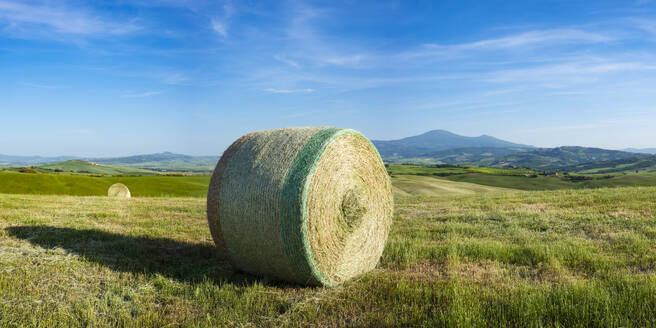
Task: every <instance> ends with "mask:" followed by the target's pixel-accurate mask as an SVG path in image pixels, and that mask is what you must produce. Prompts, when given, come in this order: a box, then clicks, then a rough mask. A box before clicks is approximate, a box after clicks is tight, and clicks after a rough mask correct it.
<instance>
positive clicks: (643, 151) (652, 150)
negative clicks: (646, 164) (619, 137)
mask: <svg viewBox="0 0 656 328" xmlns="http://www.w3.org/2000/svg"><path fill="white" fill-rule="evenodd" d="M622 150H623V151H627V152H629V153H639V154H652V155H656V148H626V149H622Z"/></svg>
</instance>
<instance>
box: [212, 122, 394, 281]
mask: <svg viewBox="0 0 656 328" xmlns="http://www.w3.org/2000/svg"><path fill="white" fill-rule="evenodd" d="M207 206H208V207H207V213H208V221H209V226H210V230H211V232H212V236H213V238H214V241H215V243H216V245H217V248H218V250H219V251H220V252H222V253H223V254H224V255H225V256H226V257H227V258H228V259H229V260H230V262H231V263H232V264H233V265H234V266H235V267H236V268H238V269H240V270H243V271H246V272H250V273H254V274H258V275H265V276H272V277H275V278H277V279H281V280H285V281H290V282H295V283H301V284H310V285H336V284H339V283H341V282H343V281H345V280H348V279H350V278H352V277H354V276H357V275H360V274H362V273H365V272H367V271H369V270H371V269H373V268H374V267H375V266H376V264H377V263H378V260H379V258H380V255H381V253H382V251H383V248H384V246H385V241H386V239H387V234H388V231H389V226H390V223H391V216H392V207H393V200H392V193H391V183H390V180H389V177H388V175H387V173H386V171H385V167H384V166H383V163H382V161H381V159H380V156H379V154H378V152H377V151H376V148H375V147H374V146H373V145H372V144H371V142H370V141H369V140H368V139H367V138H365V137H364V136H363V135H362V134H360V133H359V132H357V131H354V130H349V129H338V128H323V127H312V128H288V129H276V130H267V131H259V132H255V133H251V134H248V135H245V136H243V137H241V138H239V139H238V140H237V141H235V143H233V144H232V145H231V146H230V147H229V148H228V150H226V152H225V153H224V154H223V157H222V158H221V160H220V161H219V163H218V164H217V166H216V169H215V171H214V175H213V176H212V181H211V183H210V188H209V193H208V199H207Z"/></svg>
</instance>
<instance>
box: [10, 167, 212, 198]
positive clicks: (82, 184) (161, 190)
mask: <svg viewBox="0 0 656 328" xmlns="http://www.w3.org/2000/svg"><path fill="white" fill-rule="evenodd" d="M209 181H210V176H209V175H192V176H124V177H120V176H108V177H96V176H88V175H74V174H48V173H19V172H11V171H0V193H6V194H39V195H74V196H102V195H107V189H108V188H109V186H111V185H112V184H114V183H117V182H121V183H123V184H125V185H126V186H128V188H129V189H130V193H131V194H132V196H135V197H157V196H173V197H204V196H206V195H207V186H208V185H209Z"/></svg>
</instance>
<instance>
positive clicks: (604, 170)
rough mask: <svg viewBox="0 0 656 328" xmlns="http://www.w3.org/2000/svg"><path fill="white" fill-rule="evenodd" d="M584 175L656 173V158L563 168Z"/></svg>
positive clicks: (619, 160) (644, 157) (642, 157)
mask: <svg viewBox="0 0 656 328" xmlns="http://www.w3.org/2000/svg"><path fill="white" fill-rule="evenodd" d="M561 170H562V171H565V172H575V173H582V174H609V173H636V172H656V156H636V157H630V158H624V159H617V160H611V161H600V162H591V163H583V164H579V165H572V166H567V167H563V168H561Z"/></svg>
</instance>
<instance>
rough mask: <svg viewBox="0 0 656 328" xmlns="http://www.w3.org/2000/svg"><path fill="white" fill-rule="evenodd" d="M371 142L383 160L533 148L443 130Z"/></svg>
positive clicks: (492, 138) (483, 136) (484, 136)
mask: <svg viewBox="0 0 656 328" xmlns="http://www.w3.org/2000/svg"><path fill="white" fill-rule="evenodd" d="M372 142H373V143H374V145H375V146H376V148H378V152H379V153H380V155H381V156H382V157H383V158H385V159H394V158H396V159H398V158H416V157H428V156H426V155H428V154H434V153H436V152H440V151H445V150H450V149H458V148H514V149H530V148H533V146H529V145H522V144H516V143H512V142H509V141H505V140H501V139H497V138H494V137H491V136H488V135H482V136H480V137H465V136H461V135H457V134H455V133H451V132H449V131H445V130H433V131H429V132H426V133H424V134H420V135H418V136H413V137H407V138H403V139H398V140H373V141H372Z"/></svg>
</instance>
